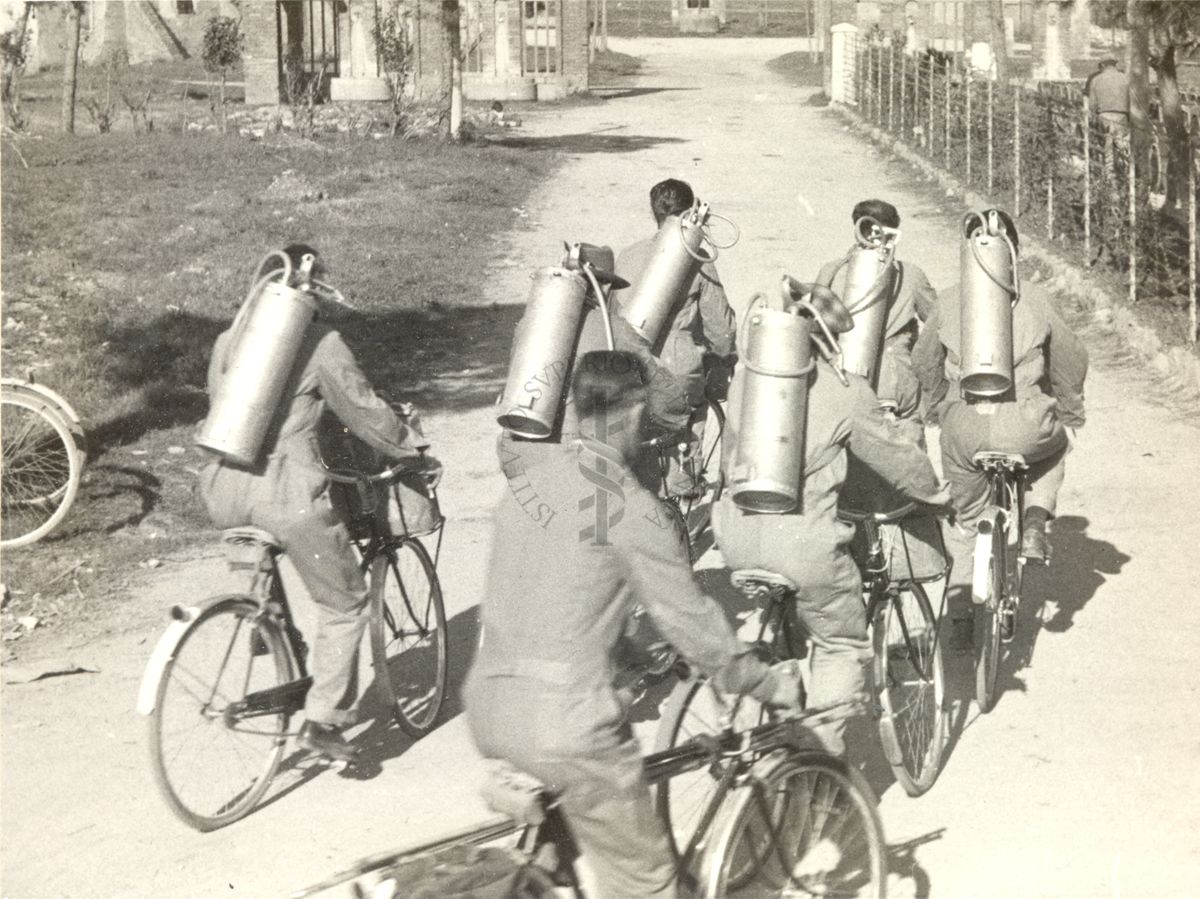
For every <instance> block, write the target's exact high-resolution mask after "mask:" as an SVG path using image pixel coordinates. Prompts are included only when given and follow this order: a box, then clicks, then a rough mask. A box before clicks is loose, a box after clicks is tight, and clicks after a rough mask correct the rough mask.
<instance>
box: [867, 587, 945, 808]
mask: <svg viewBox="0 0 1200 899" xmlns="http://www.w3.org/2000/svg"><path fill="white" fill-rule="evenodd" d="M872 639H873V641H874V644H875V684H876V690H877V691H878V693H879V702H880V705H881V706H882V708H883V714H882V716H881V717H880V719H879V738H880V740H881V742H882V743H883V750H884V754H885V755H886V756H887V759H888V762H889V763H890V764H891V766H892V770H893V771H894V772H895V774H896V780H897V781H898V782H899V783H900V786H902V787H903V788H904V791H905V792H906V793H908V795H909V796H920V795H921V794H922V793H924V792H925V791H926V790H928V789H929V788H930V787H931V786H933V782H934V781H935V780H937V776H938V771H939V770H940V767H941V761H942V749H943V747H944V746H945V740H946V709H945V696H946V692H945V691H946V684H945V672H944V670H943V668H942V641H941V640H940V639H938V622H937V618H936V617H935V616H934V614H933V608H932V606H930V604H929V597H928V595H927V594H926V592H925V588H924V587H923V586H921V585H920V584H918V583H912V584H908V585H906V586H905V587H904V588H903V589H902V590H901V591H900V592H899V593H898V594H897V595H895V596H892V597H889V599H888V601H887V602H886V603H882V604H881V605H880V608H879V610H878V611H877V612H876V615H875V622H874V626H873V627H872Z"/></svg>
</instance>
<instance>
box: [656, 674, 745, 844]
mask: <svg viewBox="0 0 1200 899" xmlns="http://www.w3.org/2000/svg"><path fill="white" fill-rule="evenodd" d="M735 701H736V700H735V699H734V698H733V697H730V698H728V699H726V697H723V696H722V695H721V694H720V693H718V692H717V690H716V688H715V687H713V685H712V684H711V683H709V682H708V681H707V680H702V679H695V680H686V681H680V682H679V683H677V684H676V685H675V689H674V690H672V691H671V695H670V696H669V697H667V702H666V705H665V706H664V707H663V713H662V718H661V719H660V721H659V725H658V733H657V735H656V738H655V742H654V751H655V752H663V751H665V750H668V749H674V748H675V747H676V746H680V745H682V744H683V743H686V742H687V741H688V740H690V739H692V738H693V737H698V736H712V735H715V734H719V733H721V731H722V722H723V721H724V720H725V718H727V717H728V716H729V714H730V713H731V712H732V711H733V706H732V703H733V702H735ZM764 720H766V711H765V709H764V707H763V706H762V705H760V704H759V703H757V702H755V701H754V700H753V699H751V698H750V697H748V696H743V697H742V699H741V702H740V704H739V705H738V707H737V714H736V716H735V720H734V721H733V727H734V729H735V730H739V731H740V730H745V729H748V728H751V727H754V726H756V725H758V724H761V723H762V722H763V721H764ZM717 778H718V772H716V771H714V770H713V769H711V768H701V769H699V770H697V771H689V772H688V773H686V774H679V775H676V776H675V777H672V778H671V779H670V780H664V781H663V782H662V783H660V784H658V785H656V787H655V793H654V805H655V810H656V811H657V812H658V816H659V818H660V820H662V822H663V824H664V825H666V829H667V836H668V838H669V840H670V843H671V851H672V853H673V854H674V855H675V857H676V858H680V857H681V856H682V855H683V853H684V852H685V851H686V850H687V848H688V845H689V843H690V842H691V839H692V837H693V836H694V835H695V833H696V830H697V829H698V827H699V826H700V821H701V818H702V817H703V815H704V811H705V809H706V808H707V807H708V803H709V800H710V799H711V798H712V795H713V793H714V792H715V790H716V788H717Z"/></svg>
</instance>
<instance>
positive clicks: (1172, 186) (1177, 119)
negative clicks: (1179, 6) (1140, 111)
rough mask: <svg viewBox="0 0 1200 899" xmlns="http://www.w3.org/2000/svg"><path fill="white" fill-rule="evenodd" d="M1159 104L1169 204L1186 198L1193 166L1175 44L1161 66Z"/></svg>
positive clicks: (1169, 46) (1157, 69) (1163, 57)
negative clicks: (1163, 129)
mask: <svg viewBox="0 0 1200 899" xmlns="http://www.w3.org/2000/svg"><path fill="white" fill-rule="evenodd" d="M1155 72H1156V73H1157V75H1158V102H1159V108H1160V109H1161V110H1162V119H1163V126H1164V127H1165V128H1166V132H1167V144H1168V151H1167V152H1168V153H1169V154H1170V159H1169V160H1163V161H1164V162H1166V163H1167V173H1168V178H1169V180H1168V181H1167V201H1168V202H1170V203H1174V202H1176V201H1177V200H1179V199H1182V198H1183V197H1185V196H1187V171H1188V166H1190V165H1191V159H1189V157H1190V156H1191V153H1190V152H1189V149H1190V143H1189V140H1188V129H1187V123H1186V122H1185V120H1184V116H1183V99H1182V97H1180V95H1179V78H1178V74H1177V72H1176V68H1175V45H1174V44H1170V45H1168V47H1167V50H1166V52H1165V53H1163V55H1162V57H1161V59H1160V61H1159V64H1158V66H1156V67H1155Z"/></svg>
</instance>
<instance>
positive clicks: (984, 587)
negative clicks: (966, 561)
mask: <svg viewBox="0 0 1200 899" xmlns="http://www.w3.org/2000/svg"><path fill="white" fill-rule="evenodd" d="M999 522H1000V518H999V510H998V509H990V510H988V512H987V513H985V514H984V516H983V517H982V518H980V519H979V524H978V528H979V533H978V534H977V535H976V537H975V552H974V553H973V554H972V561H973V566H972V570H971V599H972V600H973V601H974V602H975V603H976V604H980V603H985V602H987V600H988V591H989V590H990V589H991V578H990V577H989V576H988V563H989V562H990V561H991V558H992V533H993V531H995V529H996V528H997V527H998V526H999Z"/></svg>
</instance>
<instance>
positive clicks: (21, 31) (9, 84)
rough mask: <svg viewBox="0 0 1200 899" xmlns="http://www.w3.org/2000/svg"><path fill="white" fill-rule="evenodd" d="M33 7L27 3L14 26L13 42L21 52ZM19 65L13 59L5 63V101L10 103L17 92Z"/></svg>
mask: <svg viewBox="0 0 1200 899" xmlns="http://www.w3.org/2000/svg"><path fill="white" fill-rule="evenodd" d="M32 9H33V4H32V3H26V4H25V10H24V12H22V13H21V18H20V19H18V20H17V24H16V27H14V28H13V42H14V44H15V46H16V48H17V51H18V52H20V51H21V50H23V49H24V45H25V32H26V31H27V30H28V29H29V13H30V12H31V11H32ZM16 78H17V66H16V64H15V62H14V61H13V60H9V61H8V62H6V63H5V64H4V88H3V90H4V102H5V103H9V102H11V101H12V100H13V99H14V95H15V93H16V88H15V87H14V85H15V84H16Z"/></svg>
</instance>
